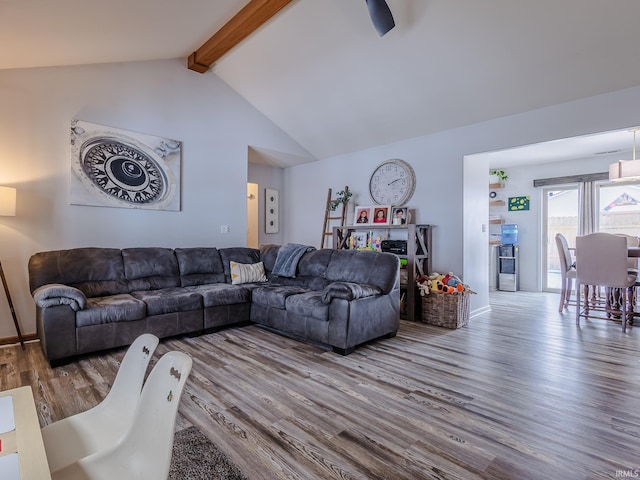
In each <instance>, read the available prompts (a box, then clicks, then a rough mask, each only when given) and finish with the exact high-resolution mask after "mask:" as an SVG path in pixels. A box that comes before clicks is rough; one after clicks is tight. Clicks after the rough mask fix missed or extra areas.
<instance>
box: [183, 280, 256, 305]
mask: <svg viewBox="0 0 640 480" xmlns="http://www.w3.org/2000/svg"><path fill="white" fill-rule="evenodd" d="M187 288H188V289H189V290H191V291H194V292H197V293H199V294H200V295H202V303H203V305H204V307H205V308H208V307H218V306H220V305H235V304H237V303H249V302H251V290H250V289H248V288H245V287H244V286H242V287H241V286H239V285H229V284H228V283H216V284H211V285H197V286H194V287H187Z"/></svg>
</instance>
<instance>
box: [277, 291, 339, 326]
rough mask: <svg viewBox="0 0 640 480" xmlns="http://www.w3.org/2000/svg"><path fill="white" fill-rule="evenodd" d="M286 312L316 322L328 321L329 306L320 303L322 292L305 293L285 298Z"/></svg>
mask: <svg viewBox="0 0 640 480" xmlns="http://www.w3.org/2000/svg"><path fill="white" fill-rule="evenodd" d="M285 305H286V307H287V312H291V313H296V314H298V315H303V316H305V317H313V318H315V319H318V320H323V321H325V322H326V321H328V320H329V305H328V304H326V303H324V302H323V301H322V292H307V293H300V294H298V295H290V296H289V297H287V299H286V302H285Z"/></svg>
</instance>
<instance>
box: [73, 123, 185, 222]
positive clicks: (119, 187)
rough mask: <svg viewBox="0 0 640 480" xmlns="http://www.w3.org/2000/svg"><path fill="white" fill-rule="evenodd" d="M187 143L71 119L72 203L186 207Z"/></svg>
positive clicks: (177, 208)
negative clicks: (182, 190) (182, 174)
mask: <svg viewBox="0 0 640 480" xmlns="http://www.w3.org/2000/svg"><path fill="white" fill-rule="evenodd" d="M181 157H182V143H181V142H179V141H177V140H173V139H169V138H162V137H157V136H152V135H146V134H142V133H136V132H129V131H125V130H120V129H117V128H112V127H106V126H104V125H96V124H93V123H89V122H84V121H81V120H74V121H73V122H72V123H71V169H72V179H71V195H70V199H71V203H72V204H75V205H91V206H107V207H121V208H144V209H152V210H174V211H179V210H180V162H181Z"/></svg>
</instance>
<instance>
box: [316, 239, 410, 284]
mask: <svg viewBox="0 0 640 480" xmlns="http://www.w3.org/2000/svg"><path fill="white" fill-rule="evenodd" d="M325 276H326V278H327V279H328V280H330V281H332V282H351V283H361V284H367V285H372V286H375V287H379V288H380V289H381V290H382V293H384V294H387V293H389V292H390V291H391V290H392V289H393V287H394V286H395V285H396V284H397V283H398V281H399V276H400V260H398V257H397V256H395V255H394V254H392V253H385V252H372V251H360V250H333V255H332V256H331V260H330V261H329V265H328V266H327V271H326V273H325Z"/></svg>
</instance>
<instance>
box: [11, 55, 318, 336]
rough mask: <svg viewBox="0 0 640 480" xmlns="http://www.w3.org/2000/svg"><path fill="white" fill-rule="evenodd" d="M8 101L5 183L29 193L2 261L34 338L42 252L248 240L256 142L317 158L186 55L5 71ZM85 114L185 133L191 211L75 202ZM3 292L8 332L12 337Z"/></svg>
mask: <svg viewBox="0 0 640 480" xmlns="http://www.w3.org/2000/svg"><path fill="white" fill-rule="evenodd" d="M0 105H2V109H1V111H0V185H9V186H15V187H17V188H18V207H17V216H16V217H1V218H0V260H1V261H2V263H3V266H4V268H5V272H6V274H7V278H8V281H9V288H10V289H11V293H12V297H13V301H14V304H15V306H16V309H17V313H18V317H19V320H20V322H21V325H22V329H23V332H25V333H34V332H35V319H34V315H35V308H34V305H33V300H32V299H31V296H30V295H29V292H28V276H27V261H28V259H29V257H30V256H31V255H32V254H33V253H35V252H37V251H44V250H55V249H65V248H72V247H80V246H108V247H117V248H120V247H131V246H166V247H185V246H217V247H224V246H240V245H246V234H247V233H246V230H247V229H246V221H247V209H246V205H247V203H246V201H247V197H246V192H247V190H246V188H247V187H246V185H247V150H248V146H249V145H256V146H260V147H264V148H268V149H272V150H277V151H282V152H288V153H291V154H295V155H306V152H305V151H304V150H303V149H302V148H301V147H300V146H299V145H298V144H296V143H295V142H293V141H292V140H291V139H290V137H288V136H287V135H285V134H283V132H282V131H281V130H280V129H278V128H277V127H275V125H273V123H272V122H270V121H269V120H267V119H266V118H265V117H264V116H263V115H261V114H260V113H259V112H258V111H257V110H255V109H254V108H253V107H252V106H250V105H249V104H248V103H247V102H246V101H245V100H244V99H242V98H241V97H240V96H239V95H237V94H236V93H235V92H234V91H233V90H231V89H230V88H229V87H228V86H227V85H226V84H225V83H224V82H222V81H221V80H220V79H219V78H217V77H216V76H215V75H214V74H213V73H207V74H205V75H200V74H197V73H195V72H192V71H190V70H188V69H187V68H186V66H185V65H184V60H182V59H180V60H170V61H156V62H144V63H124V64H105V65H94V66H78V67H61V68H40V69H20V70H2V71H0ZM73 118H78V119H82V120H86V121H89V122H94V123H98V124H103V125H108V126H114V127H117V128H120V129H125V130H132V131H137V132H142V133H148V134H153V135H159V136H165V137H169V138H175V139H177V140H181V141H182V142H183V156H182V211H180V212H162V211H150V210H130V209H120V208H103V207H84V206H77V205H69V176H70V150H69V131H70V130H69V129H70V123H71V120H72V119H73ZM221 224H226V225H229V226H230V233H228V234H222V233H220V225H221ZM0 297H2V298H1V299H0V338H4V337H11V336H14V335H15V330H14V328H13V323H12V321H11V317H10V314H9V311H8V308H7V305H6V301H5V299H4V295H0Z"/></svg>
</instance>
